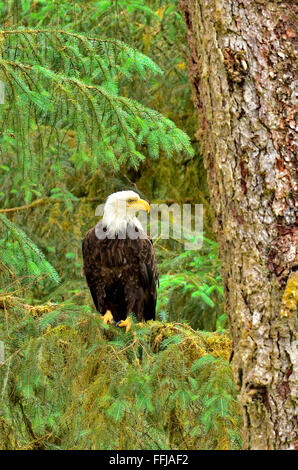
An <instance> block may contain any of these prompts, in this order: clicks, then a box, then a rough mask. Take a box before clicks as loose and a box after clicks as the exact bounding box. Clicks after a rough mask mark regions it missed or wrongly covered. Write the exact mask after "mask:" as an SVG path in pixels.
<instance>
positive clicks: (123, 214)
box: [102, 191, 150, 236]
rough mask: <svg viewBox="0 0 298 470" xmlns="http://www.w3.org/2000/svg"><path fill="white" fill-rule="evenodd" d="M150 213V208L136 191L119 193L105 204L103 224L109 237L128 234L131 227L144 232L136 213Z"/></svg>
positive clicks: (109, 198)
mask: <svg viewBox="0 0 298 470" xmlns="http://www.w3.org/2000/svg"><path fill="white" fill-rule="evenodd" d="M138 211H147V212H150V206H149V204H148V202H147V201H144V200H143V199H141V198H140V196H139V195H138V194H137V193H135V192H134V191H119V192H117V193H113V194H111V195H110V196H109V197H108V198H107V200H106V203H105V206H104V213H103V218H102V223H103V225H104V226H105V227H106V229H107V236H111V235H112V236H113V235H115V234H119V233H123V232H126V230H127V228H128V227H129V226H131V227H137V228H138V229H139V230H143V227H142V224H141V222H140V221H139V220H138V219H137V217H136V212H138Z"/></svg>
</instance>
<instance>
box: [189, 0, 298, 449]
mask: <svg viewBox="0 0 298 470" xmlns="http://www.w3.org/2000/svg"><path fill="white" fill-rule="evenodd" d="M295 3H296V2H295V1H294V0H293V1H291V0H285V1H283V2H281V1H278V0H275V1H269V0H180V7H181V10H182V11H183V13H184V14H185V19H186V24H187V38H188V43H189V47H190V61H189V62H190V63H189V70H190V78H191V82H192V86H193V95H194V102H195V106H196V108H197V109H198V111H199V117H200V120H201V123H200V131H198V134H199V136H200V137H199V138H200V140H201V142H202V149H203V153H204V158H205V166H206V168H207V171H208V178H209V187H210V193H211V202H212V205H213V208H214V211H215V216H216V227H215V229H216V232H217V234H218V241H219V250H220V256H221V260H222V264H223V282H224V287H225V295H226V312H227V314H228V316H229V320H230V326H231V330H232V335H233V346H234V357H233V370H234V377H235V381H236V384H237V386H238V387H239V398H240V402H241V405H242V409H243V416H244V432H243V442H244V448H245V449H293V448H295V447H297V445H298V440H297V439H298V438H297V429H298V426H297V425H298V423H297V360H298V358H297V349H295V346H296V348H297V341H296V342H295V321H296V315H297V291H298V289H297V284H298V272H297V265H298V263H297V257H296V241H295V226H297V225H296V222H297V219H296V215H297V212H296V211H297V207H296V209H295V198H294V194H295V189H296V188H295V186H296V187H297V180H296V178H295V163H296V162H295V140H294V138H295V131H297V127H296V128H295V125H296V124H295V106H297V101H298V90H297V86H298V80H297V70H296V71H295V66H297V56H296V57H295V39H296V34H297V7H296V11H295ZM296 117H297V116H296ZM296 338H297V336H296ZM295 406H296V409H295Z"/></svg>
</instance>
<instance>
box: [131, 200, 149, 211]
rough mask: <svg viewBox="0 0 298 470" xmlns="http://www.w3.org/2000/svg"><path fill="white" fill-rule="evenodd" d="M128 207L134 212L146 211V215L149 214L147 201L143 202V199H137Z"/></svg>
mask: <svg viewBox="0 0 298 470" xmlns="http://www.w3.org/2000/svg"><path fill="white" fill-rule="evenodd" d="M129 207H132V208H133V209H134V210H135V211H147V212H148V214H149V212H150V206H149V204H148V202H147V201H144V199H139V200H138V201H136V202H133V203H132V204H130V205H129Z"/></svg>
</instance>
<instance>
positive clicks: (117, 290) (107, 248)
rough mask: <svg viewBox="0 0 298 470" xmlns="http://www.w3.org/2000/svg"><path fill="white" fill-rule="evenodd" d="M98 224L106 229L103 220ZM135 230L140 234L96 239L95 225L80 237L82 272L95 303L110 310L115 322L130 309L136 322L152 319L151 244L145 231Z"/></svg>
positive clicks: (155, 277)
mask: <svg viewBox="0 0 298 470" xmlns="http://www.w3.org/2000/svg"><path fill="white" fill-rule="evenodd" d="M100 224H101V225H100ZM98 228H99V229H100V230H102V229H104V230H105V227H103V222H99V225H98ZM135 230H136V232H137V233H138V234H139V235H141V237H139V238H136V239H131V238H129V237H126V238H124V239H119V238H118V236H117V235H116V236H115V238H114V239H108V238H103V239H98V237H97V236H96V230H95V227H94V228H93V229H91V230H89V232H88V233H87V235H86V237H85V238H84V240H83V259H84V273H85V276H86V280H87V283H88V286H89V289H90V292H91V295H92V298H93V301H94V304H95V307H96V309H97V310H98V311H99V312H100V313H102V314H105V312H106V311H107V310H110V311H111V312H112V315H113V318H114V320H115V321H116V322H118V321H120V320H125V319H126V318H127V316H128V315H129V314H130V313H133V314H134V315H135V316H136V319H137V321H138V322H142V321H147V320H151V319H153V320H154V319H155V307H156V296H157V294H156V284H157V281H158V274H157V265H156V259H155V254H154V248H153V245H152V242H151V240H150V238H149V237H148V236H147V234H146V233H145V232H143V231H141V230H140V229H138V228H137V227H136V228H135Z"/></svg>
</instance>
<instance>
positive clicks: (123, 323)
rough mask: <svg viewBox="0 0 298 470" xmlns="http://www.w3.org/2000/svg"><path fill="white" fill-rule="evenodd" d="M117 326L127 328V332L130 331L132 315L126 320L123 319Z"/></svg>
mask: <svg viewBox="0 0 298 470" xmlns="http://www.w3.org/2000/svg"><path fill="white" fill-rule="evenodd" d="M117 326H120V328H125V333H128V332H129V330H130V329H131V319H130V317H127V318H126V320H121V321H120V322H119V323H118V324H117Z"/></svg>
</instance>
